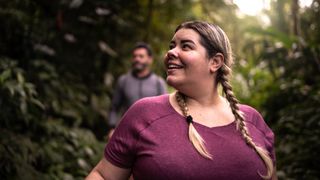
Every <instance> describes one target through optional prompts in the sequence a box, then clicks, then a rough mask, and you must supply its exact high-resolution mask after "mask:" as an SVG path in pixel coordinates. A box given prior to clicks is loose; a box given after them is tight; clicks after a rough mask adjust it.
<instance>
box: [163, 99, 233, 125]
mask: <svg viewBox="0 0 320 180" xmlns="http://www.w3.org/2000/svg"><path fill="white" fill-rule="evenodd" d="M165 99H166V104H167V106H168V107H169V110H170V111H171V112H173V113H174V114H175V115H177V116H179V118H181V119H183V120H185V121H186V118H185V117H184V116H183V115H182V114H180V113H179V112H177V111H176V110H175V109H174V107H173V105H172V104H171V103H170V94H166V96H165ZM186 124H187V122H186ZM193 124H194V125H196V126H197V127H202V128H205V129H211V130H212V129H220V128H227V127H233V125H235V120H233V121H232V122H230V123H228V124H224V125H221V126H212V127H210V126H206V125H203V124H201V123H198V122H196V121H193Z"/></svg>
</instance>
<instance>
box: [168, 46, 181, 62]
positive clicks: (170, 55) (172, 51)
mask: <svg viewBox="0 0 320 180" xmlns="http://www.w3.org/2000/svg"><path fill="white" fill-rule="evenodd" d="M177 57H178V51H177V48H172V49H170V50H169V51H168V52H167V55H166V59H167V60H169V59H176V58H177Z"/></svg>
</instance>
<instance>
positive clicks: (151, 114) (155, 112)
mask: <svg viewBox="0 0 320 180" xmlns="http://www.w3.org/2000/svg"><path fill="white" fill-rule="evenodd" d="M168 103H169V94H164V95H160V96H153V97H145V98H142V99H140V100H138V101H136V102H135V103H134V104H133V105H132V106H131V107H130V108H129V109H128V111H127V112H126V113H125V114H124V117H123V119H135V123H136V124H137V123H142V124H144V126H146V125H148V124H150V123H151V122H152V121H154V120H157V119H160V118H161V117H165V116H167V115H169V114H170V113H171V112H170V110H169V109H170V108H169V104H168Z"/></svg>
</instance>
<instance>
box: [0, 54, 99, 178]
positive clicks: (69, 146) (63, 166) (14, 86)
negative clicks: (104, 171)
mask: <svg viewBox="0 0 320 180" xmlns="http://www.w3.org/2000/svg"><path fill="white" fill-rule="evenodd" d="M0 70H1V71H0V72H2V73H1V74H0V94H1V101H0V107H1V110H2V112H3V113H1V114H0V119H1V121H0V126H1V128H0V129H1V133H2V135H1V139H0V141H1V147H0V154H1V156H0V159H1V164H0V166H1V167H0V168H1V177H2V178H4V179H37V178H40V179H64V178H66V177H70V178H77V177H83V176H85V175H86V174H87V172H88V171H89V170H90V169H91V168H92V166H93V165H94V164H95V163H96V162H97V161H98V159H100V158H101V156H102V154H101V153H102V151H101V150H102V149H103V143H99V142H98V141H97V140H96V138H95V136H94V135H93V134H92V133H91V132H90V131H88V130H86V129H83V128H79V127H76V126H74V125H66V124H65V122H64V121H63V119H61V118H58V117H55V116H53V115H52V114H51V113H50V112H49V111H48V108H47V106H46V104H45V103H44V102H45V101H42V100H40V99H39V97H38V92H37V91H36V89H35V86H34V84H32V83H30V82H29V81H28V80H27V78H26V76H25V71H24V70H22V69H21V68H18V67H17V63H16V62H15V61H14V60H12V59H8V58H1V61H0ZM74 119H76V118H75V117H74Z"/></svg>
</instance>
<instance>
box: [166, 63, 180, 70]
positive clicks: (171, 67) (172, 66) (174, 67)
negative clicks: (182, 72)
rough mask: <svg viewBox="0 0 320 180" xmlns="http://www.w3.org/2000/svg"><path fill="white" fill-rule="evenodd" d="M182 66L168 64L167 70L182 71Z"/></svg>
mask: <svg viewBox="0 0 320 180" xmlns="http://www.w3.org/2000/svg"><path fill="white" fill-rule="evenodd" d="M182 68H183V66H181V65H178V64H168V66H167V69H168V70H171V69H182Z"/></svg>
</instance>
